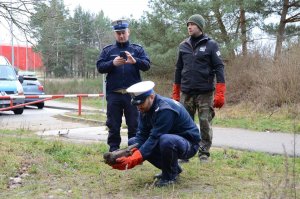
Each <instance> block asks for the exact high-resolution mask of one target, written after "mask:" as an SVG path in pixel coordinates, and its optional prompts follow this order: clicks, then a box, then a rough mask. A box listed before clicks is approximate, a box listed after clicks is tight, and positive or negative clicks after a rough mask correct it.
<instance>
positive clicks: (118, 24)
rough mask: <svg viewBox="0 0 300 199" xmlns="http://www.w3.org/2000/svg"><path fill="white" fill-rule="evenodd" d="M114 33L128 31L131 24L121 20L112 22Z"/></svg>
mask: <svg viewBox="0 0 300 199" xmlns="http://www.w3.org/2000/svg"><path fill="white" fill-rule="evenodd" d="M111 25H112V28H113V30H114V31H122V30H126V28H128V27H129V22H128V21H127V20H126V19H119V20H115V21H113V22H111Z"/></svg>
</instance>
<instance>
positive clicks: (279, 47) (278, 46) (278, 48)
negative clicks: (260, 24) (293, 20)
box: [274, 0, 289, 60]
mask: <svg viewBox="0 0 300 199" xmlns="http://www.w3.org/2000/svg"><path fill="white" fill-rule="evenodd" d="M288 9H289V0H284V1H283V6H282V12H281V17H280V23H279V26H278V31H277V38H276V47H275V55H274V59H275V60H277V59H278V58H279V57H280V55H281V50H282V42H283V40H284V32H285V25H286V16H287V13H288Z"/></svg>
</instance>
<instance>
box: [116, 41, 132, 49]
mask: <svg viewBox="0 0 300 199" xmlns="http://www.w3.org/2000/svg"><path fill="white" fill-rule="evenodd" d="M116 45H117V46H118V47H119V48H127V47H128V46H129V41H126V42H125V43H120V42H117V41H116Z"/></svg>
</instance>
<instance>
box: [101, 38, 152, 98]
mask: <svg viewBox="0 0 300 199" xmlns="http://www.w3.org/2000/svg"><path fill="white" fill-rule="evenodd" d="M121 51H128V52H129V53H130V54H131V55H132V56H133V57H134V59H135V60H136V63H135V64H124V65H123V66H117V67H116V66H114V64H113V60H114V59H115V57H117V56H119V55H120V52H121ZM96 65H97V70H98V72H99V73H102V74H104V73H106V74H107V76H106V92H107V93H110V92H113V91H116V90H119V89H126V88H128V87H129V86H131V85H133V84H135V83H138V82H140V81H141V75H140V70H142V71H147V70H149V69H150V59H149V58H148V56H147V54H146V52H145V51H144V49H143V47H142V46H140V45H137V44H131V43H130V42H129V41H128V42H126V43H119V42H116V43H115V44H112V45H108V46H106V47H104V48H103V50H102V52H101V53H100V55H99V59H98V61H97V64H96Z"/></svg>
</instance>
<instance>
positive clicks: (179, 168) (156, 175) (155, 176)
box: [153, 167, 182, 179]
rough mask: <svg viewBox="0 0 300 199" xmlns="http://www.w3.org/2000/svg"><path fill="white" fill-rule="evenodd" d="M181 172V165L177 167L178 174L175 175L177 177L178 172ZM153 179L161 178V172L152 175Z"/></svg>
mask: <svg viewBox="0 0 300 199" xmlns="http://www.w3.org/2000/svg"><path fill="white" fill-rule="evenodd" d="M181 173H182V168H181V167H178V175H177V176H176V177H175V179H176V178H178V177H179V174H181ZM153 178H154V179H161V178H162V173H157V174H155V175H154V176H153Z"/></svg>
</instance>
